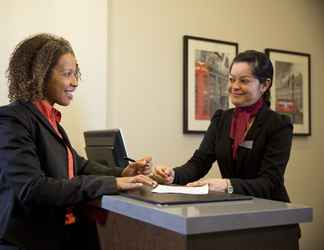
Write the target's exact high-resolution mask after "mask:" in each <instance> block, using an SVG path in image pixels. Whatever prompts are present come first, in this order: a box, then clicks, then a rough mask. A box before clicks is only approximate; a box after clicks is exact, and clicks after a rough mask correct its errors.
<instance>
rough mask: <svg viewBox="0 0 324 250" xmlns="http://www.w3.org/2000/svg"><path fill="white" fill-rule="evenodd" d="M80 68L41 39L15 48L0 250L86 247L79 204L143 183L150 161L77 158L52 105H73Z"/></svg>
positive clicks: (3, 157)
mask: <svg viewBox="0 0 324 250" xmlns="http://www.w3.org/2000/svg"><path fill="white" fill-rule="evenodd" d="M79 78H80V69H79V66H78V64H77V61H76V58H75V54H74V52H73V50H72V47H71V45H70V43H69V42H68V41H67V40H65V39H64V38H61V37H57V36H54V35H51V34H39V35H35V36H32V37H30V38H27V39H25V40H24V41H22V42H21V43H19V44H18V45H17V47H16V48H15V50H14V52H13V53H12V55H11V58H10V63H9V68H8V80H9V99H10V102H11V103H10V104H9V105H7V106H3V107H1V108H0V250H8V249H11V250H17V249H27V250H37V249H41V250H44V249H46V250H49V249H53V250H54V249H57V250H59V249H85V245H84V244H85V242H84V241H83V240H84V239H85V238H86V236H87V235H86V234H85V233H86V230H85V231H84V230H83V229H82V228H81V224H80V223H79V222H80V221H79V218H78V216H77V215H78V210H77V207H78V205H80V204H82V203H85V202H87V201H90V200H93V199H95V198H97V197H100V196H102V195H105V194H115V193H118V192H119V191H121V190H127V189H133V188H137V187H140V186H142V185H143V184H145V185H150V186H154V185H155V184H156V183H155V181H153V180H152V179H150V178H149V177H148V176H146V175H148V174H150V172H151V166H150V165H151V164H150V161H151V158H150V157H145V158H144V159H142V160H139V161H137V162H134V163H131V164H130V165H128V166H127V167H126V168H125V169H119V168H114V167H109V166H104V165H101V164H99V163H96V162H92V161H88V160H86V159H84V158H82V157H81V156H79V155H78V154H77V152H76V151H75V150H74V149H73V147H72V146H71V144H70V142H69V139H68V137H67V135H66V133H65V131H64V129H63V128H62V127H61V126H60V124H59V122H60V119H61V114H60V112H59V111H58V110H56V109H55V108H54V105H55V104H58V105H61V106H68V105H69V104H70V102H71V101H72V99H73V95H74V92H75V90H76V88H77V87H78V81H79Z"/></svg>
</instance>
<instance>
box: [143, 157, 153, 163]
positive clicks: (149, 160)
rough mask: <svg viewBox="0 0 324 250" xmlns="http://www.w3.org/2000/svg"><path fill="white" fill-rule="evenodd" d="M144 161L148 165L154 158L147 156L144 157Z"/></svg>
mask: <svg viewBox="0 0 324 250" xmlns="http://www.w3.org/2000/svg"><path fill="white" fill-rule="evenodd" d="M142 160H144V161H146V162H147V163H149V162H152V157H151V156H145V157H143V159H142Z"/></svg>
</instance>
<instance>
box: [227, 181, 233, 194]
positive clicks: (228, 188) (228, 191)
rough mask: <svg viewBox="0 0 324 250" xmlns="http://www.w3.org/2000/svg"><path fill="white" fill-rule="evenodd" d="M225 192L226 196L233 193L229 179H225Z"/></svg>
mask: <svg viewBox="0 0 324 250" xmlns="http://www.w3.org/2000/svg"><path fill="white" fill-rule="evenodd" d="M226 192H227V193H228V194H232V193H233V192H234V188H233V186H232V183H231V181H230V179H227V190H226Z"/></svg>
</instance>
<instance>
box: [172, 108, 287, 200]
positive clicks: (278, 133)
mask: <svg viewBox="0 0 324 250" xmlns="http://www.w3.org/2000/svg"><path fill="white" fill-rule="evenodd" d="M232 116H233V109H230V110H227V111H222V110H218V111H216V113H215V114H214V116H213V118H212V120H211V124H210V126H209V128H208V130H207V132H206V134H205V136H204V138H203V141H202V143H201V145H200V147H199V149H198V150H196V152H195V153H194V155H193V156H192V158H191V159H190V160H189V161H188V162H187V163H186V164H184V165H183V166H181V167H178V168H175V183H179V184H185V183H187V182H191V181H195V180H197V179H200V178H202V177H203V176H205V175H206V174H207V172H208V171H209V169H210V168H211V166H212V164H213V162H214V161H217V163H218V166H219V169H220V172H221V175H222V177H223V178H229V179H230V180H231V183H232V185H233V188H234V192H235V193H238V194H245V195H252V196H256V197H261V198H265V199H272V200H279V201H286V202H288V201H289V197H288V194H287V191H286V188H285V186H284V173H285V169H286V165H287V162H288V159H289V154H290V149H291V142H292V131H293V127H292V124H291V122H290V119H289V118H288V117H287V116H285V115H281V114H278V113H276V112H274V111H272V110H270V109H269V108H268V107H267V106H263V107H262V108H261V110H260V111H259V112H258V114H257V116H256V118H255V120H254V122H253V124H252V127H251V128H250V129H249V131H248V133H247V135H246V137H245V141H244V143H242V144H241V145H240V146H239V148H238V152H237V159H236V160H235V161H234V160H233V158H232V142H233V140H232V139H231V138H230V136H229V134H230V127H231V121H232Z"/></svg>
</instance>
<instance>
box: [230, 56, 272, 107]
mask: <svg viewBox="0 0 324 250" xmlns="http://www.w3.org/2000/svg"><path fill="white" fill-rule="evenodd" d="M270 83H271V81H269V82H268V80H267V81H266V82H264V83H262V84H261V83H260V81H259V80H258V79H257V78H255V76H254V75H253V73H252V70H251V66H250V65H249V64H248V63H245V62H238V63H234V64H233V66H232V68H231V72H230V74H229V88H228V92H229V96H230V99H231V102H232V103H233V105H234V106H236V107H245V106H250V105H252V104H254V103H256V102H257V101H258V100H259V99H260V97H261V96H262V95H263V93H264V92H265V91H266V90H267V88H268V87H269V86H270Z"/></svg>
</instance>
